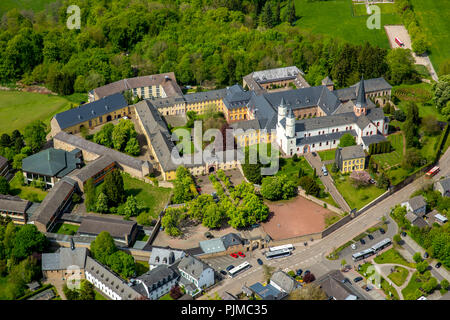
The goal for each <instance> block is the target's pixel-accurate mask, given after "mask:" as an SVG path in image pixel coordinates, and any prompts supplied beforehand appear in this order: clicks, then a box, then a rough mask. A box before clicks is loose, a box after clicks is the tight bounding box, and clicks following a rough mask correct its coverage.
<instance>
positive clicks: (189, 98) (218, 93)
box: [183, 88, 227, 103]
mask: <svg viewBox="0 0 450 320" xmlns="http://www.w3.org/2000/svg"><path fill="white" fill-rule="evenodd" d="M226 94H227V89H226V88H223V89H217V90H210V91H204V92H195V93H189V94H185V95H184V96H183V97H184V99H185V100H186V102H187V103H197V102H201V101H208V100H218V99H223V98H224V97H225V96H226Z"/></svg>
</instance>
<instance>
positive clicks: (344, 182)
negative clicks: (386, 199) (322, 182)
mask: <svg viewBox="0 0 450 320" xmlns="http://www.w3.org/2000/svg"><path fill="white" fill-rule="evenodd" d="M327 167H328V172H330V173H331V165H328V166H327ZM331 175H332V176H333V180H334V182H335V186H336V188H337V189H338V190H339V192H340V193H341V195H342V196H343V197H344V199H345V201H347V203H348V205H349V206H350V208H352V209H353V208H356V209H361V208H362V207H364V206H365V205H366V204H368V203H369V202H371V201H372V200H374V199H376V198H377V197H379V196H381V195H382V194H383V193H384V192H385V191H386V190H384V189H380V188H377V187H376V185H374V184H371V185H369V186H366V187H361V188H355V187H354V186H353V185H352V182H351V179H350V175H342V174H341V173H331Z"/></svg>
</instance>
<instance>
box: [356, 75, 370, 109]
mask: <svg viewBox="0 0 450 320" xmlns="http://www.w3.org/2000/svg"><path fill="white" fill-rule="evenodd" d="M356 105H357V106H358V107H363V108H364V107H366V105H367V101H366V90H365V89H364V78H361V81H360V82H359V86H358V96H357V97H356Z"/></svg>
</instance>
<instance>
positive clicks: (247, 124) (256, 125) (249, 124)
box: [230, 119, 261, 131]
mask: <svg viewBox="0 0 450 320" xmlns="http://www.w3.org/2000/svg"><path fill="white" fill-rule="evenodd" d="M230 127H231V128H233V129H242V130H244V131H245V130H249V129H253V130H259V129H261V126H260V122H259V120H257V119H253V120H243V121H237V122H233V123H231V124H230Z"/></svg>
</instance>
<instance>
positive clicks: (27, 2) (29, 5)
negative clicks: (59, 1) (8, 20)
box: [0, 0, 55, 16]
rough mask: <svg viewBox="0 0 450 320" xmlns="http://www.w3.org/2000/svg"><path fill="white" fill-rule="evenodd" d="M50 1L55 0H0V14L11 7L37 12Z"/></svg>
mask: <svg viewBox="0 0 450 320" xmlns="http://www.w3.org/2000/svg"><path fill="white" fill-rule="evenodd" d="M51 2H55V0H2V1H0V16H1V15H3V14H4V13H5V12H6V11H8V10H11V9H19V10H33V11H34V12H38V11H41V10H43V9H45V7H46V5H47V4H49V3H51Z"/></svg>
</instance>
